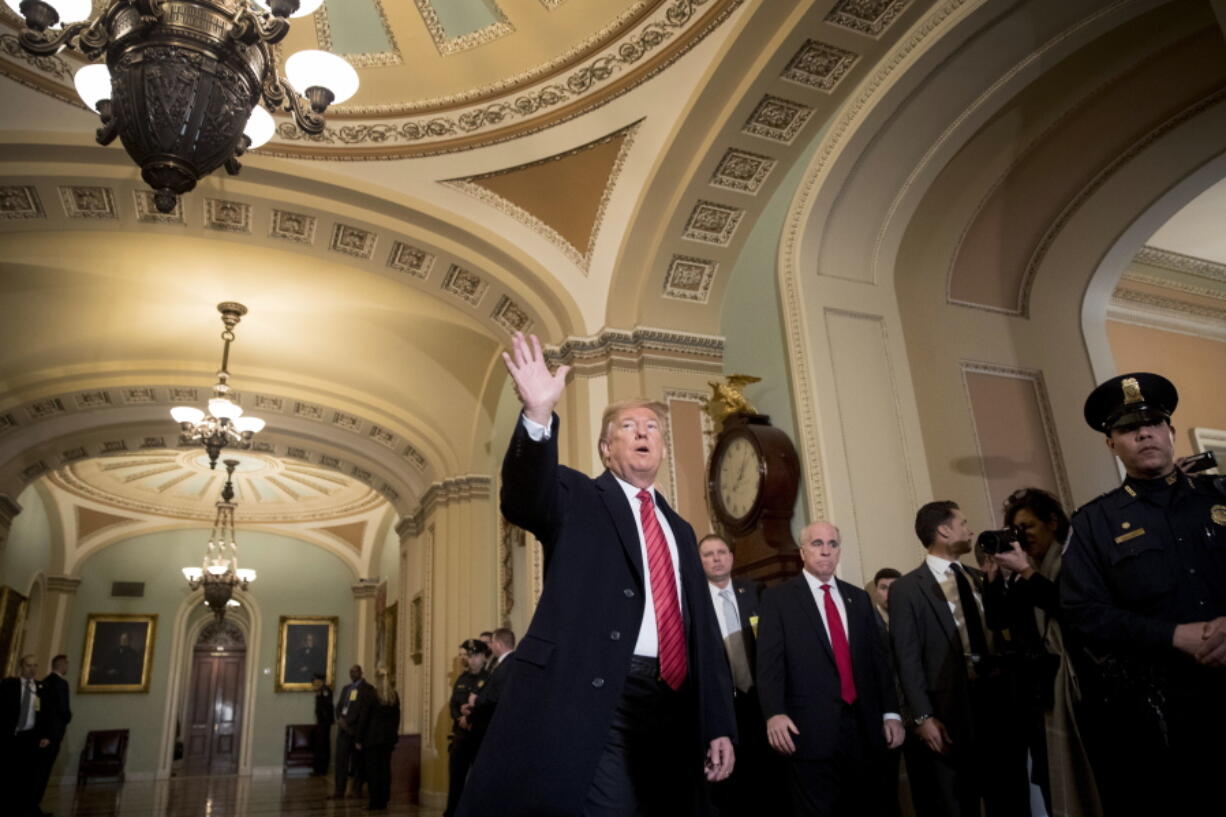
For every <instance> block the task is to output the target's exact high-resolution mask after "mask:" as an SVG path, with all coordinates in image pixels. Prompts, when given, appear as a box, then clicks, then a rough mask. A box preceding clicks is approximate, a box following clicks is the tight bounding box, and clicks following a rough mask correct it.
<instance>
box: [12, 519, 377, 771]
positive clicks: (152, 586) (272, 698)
mask: <svg viewBox="0 0 1226 817" xmlns="http://www.w3.org/2000/svg"><path fill="white" fill-rule="evenodd" d="M23 515H24V514H23ZM207 540H208V531H207V530H201V529H182V530H171V531H164V532H160V533H151V534H146V535H142V536H137V537H134V538H132V539H128V540H126V541H123V542H119V543H116V544H114V545H110V546H109V547H107V548H105V549H103V550H101V551H99V552H98V553H97V554H95V555H93V556H91V557H90V558H89V559H87V560H86V561H85V562H84V563H83V564H82V565H81V568H80V571H79V573H80V576H81V578H82V581H81V586H80V588H79V589H78V591H77V595H76V598H75V600H74V603H73V609H72V615H71V620H70V624H69V628H68V643H67V644H66V647H67V649H66V650H65V651H66V652H67V654H68V655H69V657H70V660H71V662H72V669H71V681H72V683H73V686H74V694H73V700H72V709H73V721H72V725H71V726H70V727H69V729H68V735H67V738H66V740H65V746H64V751H62V752H61V756H60V763H61V766H62V767H63V769H62V772H61V773H62V774H70V773H72V768H73V767H74V766H75V763H76V758H77V756H78V755H79V753H80V749H81V745H82V744H83V742H84V739H85V735H86V733H87V732H89V731H90V730H92V729H117V728H127V729H129V730H130V731H131V737H130V744H129V748H128V760H127V772H128V775H129V777H136V778H137V779H140V778H143V777H147V776H151V775H152V774H153V773H154V772H155V771H156V769H157V755H158V749H159V746H160V743H161V739H162V730H163V725H164V724H163V719H164V715H165V707H166V698H167V694H168V683H169V678H170V669H171V668H170V658H171V644H172V641H173V639H174V637H175V633H174V632H173V630H174V624H175V619H176V617H177V615H178V612H179V608H180V606H181V605H182V604H183V602H184V599H185V598H187V596H188V589H187V584H186V582H185V581H184V580H183V576H182V574H181V573H180V568H181V567H183V566H184V565H192V564H199V561H200V558H201V556H202V554H203V549H204V546H205V544H206V542H207ZM239 549H240V564H242V566H244V567H252V568H255V569H256V570H257V571H259V578H258V579H257V581H256V582H255V583H254V584H253V585H252V586H251V592H250V593H248V594H247V595H248V596H250V597H251V598H252V599H253V600H254V604H255V607H256V608H258V610H259V615H260V619H261V622H262V623H261V627H260V632H259V648H258V656H255V660H256V661H257V665H256V666H257V667H258V673H259V675H258V680H257V683H256V695H255V700H254V701H244V705H245V707H246V712H247V714H248V716H249V717H254V718H255V721H254V733H253V743H252V765H253V766H254V767H256V768H259V767H280V766H281V762H282V755H283V742H284V736H285V726H286V725H287V724H291V723H311V722H312V721H313V720H314V709H313V701H312V698H311V695H310V694H309V693H303V692H294V693H289V692H282V693H277V692H275V691H274V686H273V679H274V675H273V672H274V666H275V664H276V657H277V631H278V625H279V618H280V616H283V615H291V616H337V617H338V618H339V619H340V629H339V632H338V643H337V653H336V665H335V672H336V673H337V676H338V677H341V678H344V677H345V672H346V670H347V668H348V667H349V665H350V664H351V663H352V660H353V652H354V651H353V630H352V620H353V610H354V602H353V593H352V590H351V587H352V585H353V583H354V581H355V579H356V577H355V576H354V575H353V573H352V571H351V570H350V569H349V568H348V567H347V566H346V565H345V564H344V563H343V562H342V561H341V560H340V559H339V558H337V557H336V556H333V555H332V554H330V553H328V552H327V551H325V550H323V549H321V548H319V547H316V546H314V545H310V544H306V543H304V542H302V541H299V540H296V539H291V538H289V537H285V536H279V535H275V534H268V533H259V532H254V531H242V530H240V531H239ZM113 581H138V582H144V583H145V595H144V597H143V598H139V599H123V598H112V597H111V595H110V591H111V582H113ZM89 613H156V614H157V616H158V620H157V634H156V637H155V643H154V653H153V671H152V683H151V687H150V691H149V692H148V693H145V694H136V693H128V694H98V693H93V694H81V693H76V692H75V686H76V680H77V677H78V674H79V672H80V668H81V662H82V650H83V648H84V641H85V627H86V620H87V617H88V614H89ZM204 615H206V611H205V610H204V609H203V608H201V610H200V611H199V612H197V613H194V614H193V619H192V620H196V617H199V616H204ZM251 660H252V655H251V654H248V661H251ZM69 763H71V764H72V765H71V766H70V765H69Z"/></svg>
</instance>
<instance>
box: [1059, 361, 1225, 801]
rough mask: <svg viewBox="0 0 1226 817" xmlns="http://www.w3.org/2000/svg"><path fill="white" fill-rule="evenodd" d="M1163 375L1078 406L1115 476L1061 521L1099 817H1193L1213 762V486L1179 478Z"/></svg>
mask: <svg viewBox="0 0 1226 817" xmlns="http://www.w3.org/2000/svg"><path fill="white" fill-rule="evenodd" d="M1178 399H1179V396H1178V393H1177V392H1176V390H1175V387H1174V386H1173V385H1172V384H1171V382H1170V381H1169V380H1167V379H1166V378H1164V377H1162V376H1160V375H1156V374H1150V373H1147V372H1136V373H1132V374H1126V375H1120V376H1119V377H1115V378H1112V379H1111V380H1108V381H1107V382H1105V383H1103V384H1102V385H1100V386H1099V387H1098V388H1096V389H1095V390H1094V391H1093V392H1092V393H1091V394H1090V396H1089V398H1088V399H1087V400H1086V404H1085V419H1086V422H1087V423H1089V424H1090V426H1091V428H1093V429H1095V430H1096V431H1100V432H1102V433H1104V434H1106V435H1107V447H1108V448H1109V449H1111V451H1112V452H1113V453H1114V454H1115V455H1116V456H1117V457H1119V459H1120V462H1121V463H1122V464H1123V466H1124V470H1125V472H1126V473H1127V477H1126V478H1125V480H1124V484H1123V485H1122V486H1120V487H1119V488H1116V489H1115V490H1113V491H1110V492H1108V493H1106V494H1103V495H1102V496H1100V497H1099V498H1098V499H1095V500H1094V501H1092V502H1089V503H1087V504H1086V505H1085V506H1083V507H1082V508H1081V509H1080V510H1078V511H1077V513H1076V514H1075V515H1074V516H1073V520H1072V527H1073V533H1072V538H1071V539H1070V540H1069V544H1068V546H1067V550H1066V552H1065V554H1064V564H1063V568H1062V571H1061V574H1060V598H1061V605H1062V607H1063V608H1064V613H1065V616H1066V619H1067V622H1068V624H1069V625H1070V626H1071V627H1073V628H1074V629H1075V630H1077V631H1078V632H1079V634H1080V635H1081V636H1082V637H1083V638H1084V641H1085V643H1086V648H1085V652H1086V657H1087V659H1088V660H1085V661H1083V662H1082V682H1083V689H1082V697H1083V700H1084V701H1085V702H1086V704H1087V705H1088V709H1089V710H1090V711H1089V713H1088V718H1087V723H1086V724H1084V730H1083V731H1084V732H1085V733H1086V734H1085V738H1086V743H1087V748H1088V749H1089V751H1090V754H1091V761H1092V763H1093V764H1094V768H1095V773H1096V777H1098V778H1099V779H1098V784H1099V789H1100V792H1101V794H1102V798H1103V806H1104V811H1105V813H1106V814H1108V815H1112V817H1114V816H1115V815H1132V814H1146V815H1155V814H1193V813H1205V812H1203V811H1202V809H1203V808H1204V807H1205V804H1207V803H1211V802H1214V801H1216V802H1218V803H1219V804H1220V803H1221V800H1220V794H1219V792H1220V787H1221V774H1222V772H1223V771H1224V770H1226V764H1224V761H1226V668H1224V667H1226V483H1224V482H1223V480H1222V478H1220V477H1218V478H1214V477H1207V476H1192V475H1188V474H1185V473H1183V472H1182V471H1181V470H1180V469H1179V468H1178V467H1177V465H1176V462H1175V459H1174V434H1175V430H1174V428H1172V426H1171V423H1170V417H1171V414H1172V412H1173V411H1174V410H1175V405H1176V403H1177V402H1178Z"/></svg>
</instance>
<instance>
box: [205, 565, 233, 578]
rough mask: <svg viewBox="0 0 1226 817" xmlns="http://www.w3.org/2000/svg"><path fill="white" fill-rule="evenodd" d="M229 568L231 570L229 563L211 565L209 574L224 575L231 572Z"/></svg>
mask: <svg viewBox="0 0 1226 817" xmlns="http://www.w3.org/2000/svg"><path fill="white" fill-rule="evenodd" d="M229 570H230V565H228V564H221V565H209V575H210V576H224V575H226V573H228V572H229Z"/></svg>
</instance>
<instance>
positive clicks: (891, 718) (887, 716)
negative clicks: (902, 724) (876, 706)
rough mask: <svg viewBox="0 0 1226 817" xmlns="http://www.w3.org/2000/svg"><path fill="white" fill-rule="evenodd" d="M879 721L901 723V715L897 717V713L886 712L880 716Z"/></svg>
mask: <svg viewBox="0 0 1226 817" xmlns="http://www.w3.org/2000/svg"><path fill="white" fill-rule="evenodd" d="M881 719H882V720H883V721H901V720H902V715H899V714H898V713H897V712H887V713H885V714H884V715H882V716H881Z"/></svg>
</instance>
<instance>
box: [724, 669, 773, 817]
mask: <svg viewBox="0 0 1226 817" xmlns="http://www.w3.org/2000/svg"><path fill="white" fill-rule="evenodd" d="M732 704H733V707H734V708H735V710H736V734H737V741H738V743H737V745H736V765H735V766H734V767H733V769H732V775H731V776H730V777H729V778H728V779H727V780H724V781H721V782H719V783H708V784H707V790H708V792H709V793H710V797H711V802H712V804H713V805H714V810H715V811H716V813H718V814H719V815H721V817H744V815H751V814H755V813H760V814H785V813H786V812H787V807H788V806H787V804H788V796H787V794H788V793H787V783H786V781H787V774H786V771H787V766H786V763H785V761H784V759H783V758H782V757H781V756H780V755H779V754H778V753H777V752H776V751H775V750H774V749H772V748H771V746H770V743H769V742H767V740H766V721H765V720H764V719H763V718H762V706H761V704H760V703H759V701H758V690H757V688H756V687H751V688H750V690H749V691H748V692H739V691H738V692H735V693H734V694H733V699H732Z"/></svg>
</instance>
